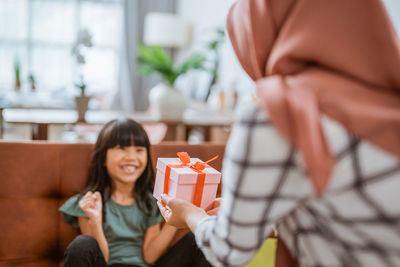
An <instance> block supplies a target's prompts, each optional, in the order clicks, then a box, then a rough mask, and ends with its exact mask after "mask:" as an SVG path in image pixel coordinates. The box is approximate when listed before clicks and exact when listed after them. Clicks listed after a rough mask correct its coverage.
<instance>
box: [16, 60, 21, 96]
mask: <svg viewBox="0 0 400 267" xmlns="http://www.w3.org/2000/svg"><path fill="white" fill-rule="evenodd" d="M14 75H15V85H14V90H15V91H16V92H19V91H20V90H21V63H20V62H19V60H18V59H16V60H15V61H14Z"/></svg>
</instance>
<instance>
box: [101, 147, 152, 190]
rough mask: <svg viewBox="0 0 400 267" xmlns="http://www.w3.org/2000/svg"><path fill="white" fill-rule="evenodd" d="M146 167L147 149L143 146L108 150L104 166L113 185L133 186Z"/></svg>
mask: <svg viewBox="0 0 400 267" xmlns="http://www.w3.org/2000/svg"><path fill="white" fill-rule="evenodd" d="M146 165H147V149H146V147H143V146H127V147H120V146H116V147H114V148H109V149H108V150H107V154H106V162H105V166H106V168H107V172H108V174H109V175H110V177H111V179H112V180H113V182H114V183H122V184H133V183H135V182H136V180H137V179H138V178H139V177H140V175H142V173H143V172H144V170H145V169H146Z"/></svg>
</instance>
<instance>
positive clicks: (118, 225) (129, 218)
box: [59, 195, 163, 267]
mask: <svg viewBox="0 0 400 267" xmlns="http://www.w3.org/2000/svg"><path fill="white" fill-rule="evenodd" d="M80 198H81V196H80V195H76V196H73V197H71V198H70V199H68V200H67V202H65V203H64V205H62V207H61V208H60V209H59V211H60V213H61V215H62V217H63V218H64V220H65V221H66V222H67V223H69V224H71V225H72V226H74V227H76V228H79V224H78V217H87V216H86V215H85V213H84V212H83V211H82V210H81V209H80V208H79V206H78V202H79V200H80ZM104 208H105V221H104V222H103V229H104V234H105V236H106V239H107V242H108V249H109V261H108V264H109V265H110V264H114V263H122V264H132V265H138V266H146V267H147V266H149V265H148V264H146V263H145V262H144V260H143V254H142V245H143V239H144V234H145V232H146V229H147V228H148V227H150V226H152V225H154V224H157V223H159V222H161V221H163V217H162V216H161V214H160V212H159V210H158V207H157V204H156V200H155V199H154V202H153V205H152V210H151V211H150V212H149V214H150V215H147V214H145V213H144V212H142V211H141V210H140V209H139V208H138V206H137V205H136V202H135V203H133V204H132V205H129V206H123V205H120V204H118V203H116V202H115V201H113V200H112V199H111V198H109V199H108V200H107V201H106V202H105V205H104Z"/></svg>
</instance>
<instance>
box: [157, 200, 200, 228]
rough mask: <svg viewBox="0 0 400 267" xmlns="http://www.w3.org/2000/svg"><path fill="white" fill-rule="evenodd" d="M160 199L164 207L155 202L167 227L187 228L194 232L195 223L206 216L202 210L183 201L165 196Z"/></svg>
mask: <svg viewBox="0 0 400 267" xmlns="http://www.w3.org/2000/svg"><path fill="white" fill-rule="evenodd" d="M161 199H162V201H163V202H164V203H166V204H167V206H166V207H164V206H163V205H162V204H161V202H157V205H158V208H159V209H160V211H161V214H162V216H163V217H164V219H165V221H166V222H167V223H168V224H169V225H172V226H175V227H176V228H187V227H189V228H190V230H192V232H194V229H195V227H196V224H197V222H198V221H199V220H200V219H202V218H204V217H207V216H208V215H207V214H206V213H205V211H204V210H202V209H201V208H198V207H196V206H195V205H193V204H192V203H190V202H187V201H185V200H182V199H178V198H172V197H170V196H168V195H165V194H163V195H161Z"/></svg>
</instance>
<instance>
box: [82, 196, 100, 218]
mask: <svg viewBox="0 0 400 267" xmlns="http://www.w3.org/2000/svg"><path fill="white" fill-rule="evenodd" d="M79 207H80V208H81V209H82V211H83V212H84V213H85V214H86V216H88V217H89V219H91V220H93V221H95V222H100V223H101V221H102V207H103V202H102V200H101V194H100V192H98V191H96V192H94V193H93V192H90V191H89V192H87V193H86V194H85V195H84V196H83V197H82V198H81V200H80V201H79Z"/></svg>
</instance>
